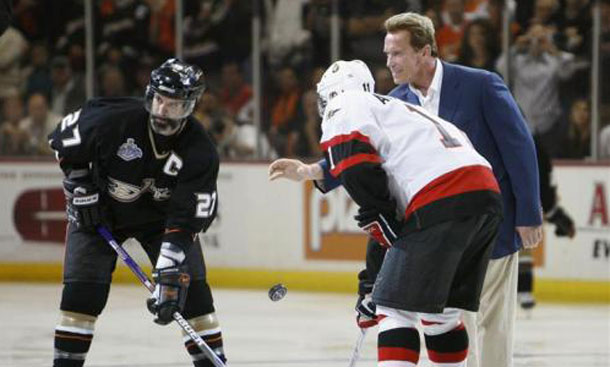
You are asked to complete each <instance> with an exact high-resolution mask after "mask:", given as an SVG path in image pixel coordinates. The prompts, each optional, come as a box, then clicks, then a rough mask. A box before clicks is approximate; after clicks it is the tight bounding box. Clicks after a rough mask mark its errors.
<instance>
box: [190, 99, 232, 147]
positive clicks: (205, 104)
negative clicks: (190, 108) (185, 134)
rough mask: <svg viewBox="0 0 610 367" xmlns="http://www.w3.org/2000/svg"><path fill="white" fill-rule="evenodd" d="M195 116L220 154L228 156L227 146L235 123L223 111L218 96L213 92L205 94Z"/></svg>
mask: <svg viewBox="0 0 610 367" xmlns="http://www.w3.org/2000/svg"><path fill="white" fill-rule="evenodd" d="M193 115H194V116H195V117H196V118H197V120H199V121H200V122H201V124H202V125H203V127H204V128H205V130H206V131H207V132H208V134H210V137H211V138H212V140H213V141H214V143H215V144H216V148H217V149H218V152H219V153H220V154H221V155H223V156H226V149H225V145H226V140H227V136H228V135H229V132H230V129H231V127H232V125H233V121H232V120H231V119H230V118H229V117H228V116H227V115H226V114H225V112H224V111H223V109H222V107H221V105H220V103H219V102H218V96H217V95H216V94H215V93H214V92H212V91H208V92H206V93H204V94H203V95H202V96H201V98H200V100H199V103H198V104H197V108H196V110H195V112H194V113H193Z"/></svg>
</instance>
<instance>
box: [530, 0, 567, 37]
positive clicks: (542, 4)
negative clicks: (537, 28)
mask: <svg viewBox="0 0 610 367" xmlns="http://www.w3.org/2000/svg"><path fill="white" fill-rule="evenodd" d="M559 19H560V18H559V1H558V0H536V1H535V3H534V15H533V17H532V18H531V19H530V22H529V25H528V26H529V27H531V26H532V25H536V24H539V25H543V26H546V27H547V29H548V30H549V31H550V33H551V36H554V35H555V32H557V29H558V27H559V23H560V20H559Z"/></svg>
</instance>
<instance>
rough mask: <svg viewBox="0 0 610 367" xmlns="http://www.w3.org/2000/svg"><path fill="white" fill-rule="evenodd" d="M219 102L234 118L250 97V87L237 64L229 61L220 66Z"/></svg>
mask: <svg viewBox="0 0 610 367" xmlns="http://www.w3.org/2000/svg"><path fill="white" fill-rule="evenodd" d="M221 85H222V89H221V90H220V93H219V94H220V104H221V105H222V107H223V108H224V110H225V111H226V112H227V113H228V114H229V116H230V117H232V118H235V117H236V116H237V115H238V114H239V112H240V110H241V109H242V108H244V106H245V105H246V104H247V103H248V102H249V101H250V100H251V99H252V88H251V87H250V86H249V85H248V84H247V83H246V82H245V81H244V78H243V75H242V73H241V70H240V69H239V65H237V63H235V62H229V63H227V64H225V65H223V67H222V75H221Z"/></svg>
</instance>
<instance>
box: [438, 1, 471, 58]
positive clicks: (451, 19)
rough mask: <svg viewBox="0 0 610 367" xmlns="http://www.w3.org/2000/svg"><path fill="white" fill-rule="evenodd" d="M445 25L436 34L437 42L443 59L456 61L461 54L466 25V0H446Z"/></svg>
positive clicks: (443, 14) (443, 17)
mask: <svg viewBox="0 0 610 367" xmlns="http://www.w3.org/2000/svg"><path fill="white" fill-rule="evenodd" d="M442 19H443V26H442V27H441V28H440V29H439V30H438V32H437V34H436V43H437V46H438V51H439V55H440V57H441V59H443V60H446V61H450V62H452V61H456V60H457V58H458V57H459V55H460V44H461V43H462V35H463V34H464V28H465V27H466V18H465V16H464V0H445V10H444V11H443V13H442Z"/></svg>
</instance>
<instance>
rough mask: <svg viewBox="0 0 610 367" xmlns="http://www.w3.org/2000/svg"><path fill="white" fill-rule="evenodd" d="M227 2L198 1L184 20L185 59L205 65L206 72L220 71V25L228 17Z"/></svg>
mask: <svg viewBox="0 0 610 367" xmlns="http://www.w3.org/2000/svg"><path fill="white" fill-rule="evenodd" d="M227 11H228V6H227V2H225V1H219V0H204V1H198V2H197V3H196V6H195V7H194V8H193V9H192V11H191V12H190V13H189V14H188V15H187V16H186V17H185V18H184V58H185V59H186V60H187V61H190V62H193V63H196V64H198V65H204V66H205V68H206V71H208V72H210V71H218V69H220V62H221V57H220V51H221V50H220V45H219V43H218V38H219V36H220V24H221V22H222V21H223V19H224V18H225V17H226V16H227Z"/></svg>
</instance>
